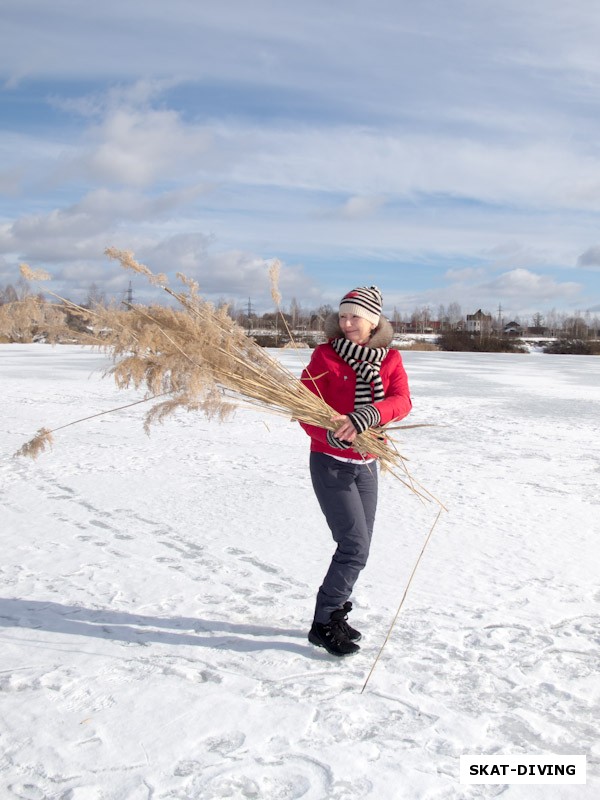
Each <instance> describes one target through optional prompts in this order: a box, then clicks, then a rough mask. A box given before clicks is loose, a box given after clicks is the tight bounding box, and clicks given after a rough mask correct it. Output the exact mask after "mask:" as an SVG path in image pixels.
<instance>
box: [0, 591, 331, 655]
mask: <svg viewBox="0 0 600 800" xmlns="http://www.w3.org/2000/svg"><path fill="white" fill-rule="evenodd" d="M0 626H4V627H5V628H32V629H40V630H44V631H48V632H49V633H64V634H70V635H73V636H93V637H96V638H99V639H112V640H113V641H117V642H127V643H130V644H148V643H150V642H156V643H158V644H166V645H191V646H193V647H212V648H217V649H223V650H237V651H239V652H250V651H255V650H287V651H291V652H293V653H298V654H299V655H303V656H310V655H312V654H313V653H314V655H315V656H316V655H317V653H315V652H314V650H313V648H312V647H310V645H309V644H308V643H306V644H305V645H300V644H295V643H294V642H286V641H274V640H269V641H264V640H263V641H256V638H259V639H262V637H266V636H285V637H293V638H296V639H298V638H302V639H305V637H306V632H305V631H301V630H298V629H291V628H275V627H267V626H262V625H252V624H245V623H238V622H226V621H223V620H207V619H199V618H197V617H173V618H170V617H153V616H145V615H141V614H129V613H127V612H124V611H114V610H112V609H107V608H84V607H83V606H77V605H61V604H60V603H53V602H47V601H43V600H21V599H18V598H4V597H3V598H0ZM217 632H219V633H222V634H224V635H221V636H219V635H216V633H217ZM203 634H204V635H203ZM244 635H246V636H248V637H251V638H244Z"/></svg>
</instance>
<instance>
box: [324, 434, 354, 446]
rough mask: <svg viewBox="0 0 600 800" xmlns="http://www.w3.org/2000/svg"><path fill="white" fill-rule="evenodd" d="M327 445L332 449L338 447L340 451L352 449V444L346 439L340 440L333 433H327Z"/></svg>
mask: <svg viewBox="0 0 600 800" xmlns="http://www.w3.org/2000/svg"><path fill="white" fill-rule="evenodd" d="M327 444H328V445H329V446H330V447H337V448H338V449H339V450H348V449H349V448H350V447H352V442H346V441H345V440H344V439H338V438H337V437H335V436H334V435H333V431H327Z"/></svg>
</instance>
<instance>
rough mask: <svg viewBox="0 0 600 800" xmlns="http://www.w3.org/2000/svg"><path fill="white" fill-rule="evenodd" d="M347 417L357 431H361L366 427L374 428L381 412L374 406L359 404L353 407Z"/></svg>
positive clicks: (379, 419) (377, 423) (379, 420)
mask: <svg viewBox="0 0 600 800" xmlns="http://www.w3.org/2000/svg"><path fill="white" fill-rule="evenodd" d="M348 419H349V420H350V422H351V423H352V424H353V425H354V427H355V428H356V430H357V432H358V433H363V432H364V431H366V430H367V428H374V427H375V426H376V425H379V423H380V422H381V414H380V413H379V411H378V410H377V409H376V408H375V406H372V405H368V406H359V407H358V408H355V409H354V411H353V412H352V413H351V414H348Z"/></svg>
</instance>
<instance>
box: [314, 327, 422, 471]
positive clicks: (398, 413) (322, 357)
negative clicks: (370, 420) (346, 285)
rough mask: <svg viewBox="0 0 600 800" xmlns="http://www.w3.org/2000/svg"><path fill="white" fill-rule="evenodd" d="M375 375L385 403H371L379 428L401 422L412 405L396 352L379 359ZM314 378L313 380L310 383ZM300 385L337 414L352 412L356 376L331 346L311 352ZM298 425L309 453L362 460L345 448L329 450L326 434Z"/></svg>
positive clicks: (322, 431)
mask: <svg viewBox="0 0 600 800" xmlns="http://www.w3.org/2000/svg"><path fill="white" fill-rule="evenodd" d="M379 374H380V375H381V380H382V382H383V389H384V392H385V399H384V400H381V401H379V402H378V403H373V405H374V406H375V408H376V409H377V410H378V411H379V414H380V416H381V424H382V425H385V424H386V423H388V422H391V421H392V420H399V419H403V418H404V417H405V416H406V415H407V414H408V413H409V411H410V410H411V408H412V402H411V399H410V393H409V389H408V378H407V376H406V372H405V370H404V366H403V364H402V357H401V355H400V353H399V352H398V351H397V350H390V351H389V352H388V354H387V355H386V357H385V358H384V359H383V362H382V364H381V369H380V372H379ZM311 378H314V379H315V380H314V381H313V380H311ZM302 382H303V383H304V385H305V386H307V387H308V388H309V389H310V390H311V391H312V392H313V393H314V394H319V393H320V394H321V396H322V397H323V399H324V400H325V402H326V403H327V404H328V405H330V406H331V407H332V408H333V409H334V410H335V411H337V412H338V413H339V414H348V413H350V412H351V411H354V392H355V388H356V373H355V372H354V370H353V369H352V367H351V366H350V365H349V364H346V362H345V361H344V360H343V359H342V358H340V356H338V354H337V353H336V352H335V350H334V349H333V347H332V346H331V344H329V343H327V344H320V345H319V346H318V347H316V348H315V350H314V351H313V355H312V358H311V360H310V363H309V365H308V366H307V367H306V369H304V370H303V372H302ZM300 425H301V426H302V427H303V428H304V430H305V431H306V433H308V435H309V436H310V439H311V442H310V449H311V450H312V451H316V452H318V453H327V454H328V455H330V456H341V457H343V458H355V459H357V460H362V458H363V456H361V455H360V453H358V452H357V451H356V450H352V449H351V448H349V449H348V450H342V449H339V448H335V447H331V446H330V445H329V444H328V442H327V430H326V429H325V428H319V427H317V426H316V425H307V424H306V423H304V422H301V423H300Z"/></svg>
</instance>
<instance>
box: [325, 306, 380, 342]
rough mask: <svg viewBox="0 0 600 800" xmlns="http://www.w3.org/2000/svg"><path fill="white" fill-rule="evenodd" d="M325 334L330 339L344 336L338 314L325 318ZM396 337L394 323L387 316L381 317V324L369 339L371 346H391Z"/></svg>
mask: <svg viewBox="0 0 600 800" xmlns="http://www.w3.org/2000/svg"><path fill="white" fill-rule="evenodd" d="M324 330H325V336H326V337H327V338H328V339H337V338H338V337H339V336H343V335H344V334H343V332H342V329H341V328H340V319H339V316H338V315H337V314H335V313H334V314H329V316H328V317H326V318H325V326H324ZM393 338H394V329H393V328H392V323H391V322H390V321H389V320H387V319H386V318H385V317H383V316H382V317H380V319H379V325H378V326H377V327H376V328H375V330H374V331H373V333H372V335H371V339H370V340H369V344H368V346H369V347H389V346H390V344H391V343H392V339H393Z"/></svg>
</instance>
